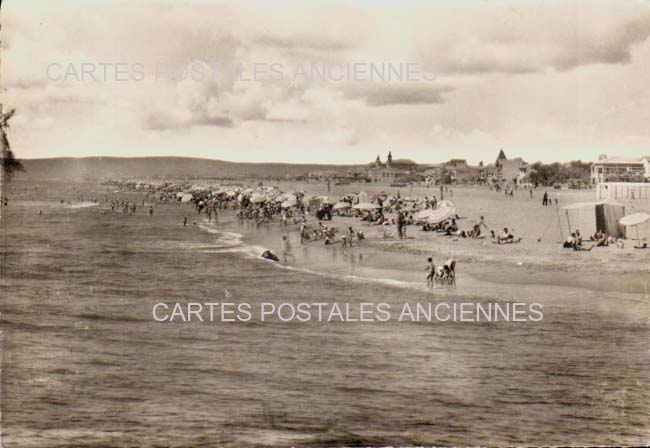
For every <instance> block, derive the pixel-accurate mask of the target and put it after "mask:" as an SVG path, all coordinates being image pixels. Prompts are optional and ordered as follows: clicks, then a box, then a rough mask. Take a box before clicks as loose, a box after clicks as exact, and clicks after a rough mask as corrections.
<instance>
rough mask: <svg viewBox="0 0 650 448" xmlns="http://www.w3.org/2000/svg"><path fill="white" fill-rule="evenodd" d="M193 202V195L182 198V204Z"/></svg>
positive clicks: (185, 195)
mask: <svg viewBox="0 0 650 448" xmlns="http://www.w3.org/2000/svg"><path fill="white" fill-rule="evenodd" d="M191 200H192V195H191V194H189V193H188V194H184V195H183V197H181V202H190V201H191Z"/></svg>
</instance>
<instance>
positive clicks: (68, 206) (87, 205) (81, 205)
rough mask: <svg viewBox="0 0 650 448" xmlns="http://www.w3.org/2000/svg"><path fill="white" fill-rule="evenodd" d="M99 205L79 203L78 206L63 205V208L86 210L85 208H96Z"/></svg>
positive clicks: (95, 203)
mask: <svg viewBox="0 0 650 448" xmlns="http://www.w3.org/2000/svg"><path fill="white" fill-rule="evenodd" d="M98 205H99V204H98V203H97V202H80V203H78V204H71V205H65V206H64V207H65V208H86V207H96V206H98Z"/></svg>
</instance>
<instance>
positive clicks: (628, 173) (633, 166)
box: [591, 156, 650, 185]
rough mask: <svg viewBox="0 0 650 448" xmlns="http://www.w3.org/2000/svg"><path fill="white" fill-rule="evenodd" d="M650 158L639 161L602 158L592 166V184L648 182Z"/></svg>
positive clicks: (621, 158) (649, 177)
mask: <svg viewBox="0 0 650 448" xmlns="http://www.w3.org/2000/svg"><path fill="white" fill-rule="evenodd" d="M648 179H650V156H646V157H642V158H639V159H633V158H624V157H607V156H604V157H603V156H601V157H600V158H599V160H598V161H596V162H594V163H593V164H592V165H591V184H592V185H598V184H600V183H605V182H647V181H648Z"/></svg>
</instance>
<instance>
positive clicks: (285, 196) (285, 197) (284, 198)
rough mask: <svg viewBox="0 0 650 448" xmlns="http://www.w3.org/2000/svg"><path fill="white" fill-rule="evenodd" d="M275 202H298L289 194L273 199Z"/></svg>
mask: <svg viewBox="0 0 650 448" xmlns="http://www.w3.org/2000/svg"><path fill="white" fill-rule="evenodd" d="M275 200H276V201H278V202H285V201H296V202H297V201H298V199H297V198H296V196H295V195H293V194H291V193H282V194H281V195H280V196H278V197H276V198H275Z"/></svg>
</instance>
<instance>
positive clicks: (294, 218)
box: [110, 183, 623, 283]
mask: <svg viewBox="0 0 650 448" xmlns="http://www.w3.org/2000/svg"><path fill="white" fill-rule="evenodd" d="M120 187H121V188H125V189H127V190H128V189H134V188H133V185H124V184H121V185H120ZM439 188H440V191H439V194H438V192H437V191H436V194H428V195H426V196H424V197H422V196H420V197H417V196H406V197H403V196H402V195H401V194H400V193H399V192H397V193H396V194H393V195H388V194H386V193H384V192H382V193H379V194H375V195H372V196H369V195H367V194H366V193H364V192H363V191H361V192H359V193H348V194H343V195H340V196H339V197H338V198H336V199H334V198H330V197H328V196H325V195H308V194H306V193H305V192H304V191H294V192H282V191H280V190H279V189H278V188H275V187H267V186H261V184H260V185H259V186H257V187H254V188H246V187H244V186H241V185H239V186H215V185H189V184H170V183H165V184H162V185H155V186H151V185H150V186H148V187H145V188H143V189H142V190H143V192H146V193H147V198H151V199H152V200H153V201H154V202H155V203H167V202H181V203H188V205H190V206H192V207H193V208H194V213H195V214H196V215H203V216H205V217H206V218H207V221H208V222H215V223H217V222H218V216H219V214H220V213H222V212H223V211H230V212H231V213H233V214H234V216H235V217H236V218H237V219H238V220H239V221H240V222H242V223H243V222H249V223H253V224H254V225H256V226H263V225H268V224H271V223H275V224H278V225H279V227H280V229H281V230H282V240H281V242H280V246H281V248H282V249H281V253H279V254H275V253H273V252H272V251H271V250H266V251H264V252H263V253H262V254H261V257H262V258H265V259H269V260H273V261H280V259H282V260H283V261H284V262H285V263H288V262H290V261H292V260H295V256H294V255H293V247H292V238H291V237H290V236H291V235H292V234H294V235H296V238H295V240H296V241H298V240H299V242H300V244H301V245H307V244H315V243H320V244H324V245H326V246H332V245H338V246H340V247H342V248H343V249H349V248H353V247H355V246H360V245H363V244H364V241H365V240H366V239H367V235H366V232H364V230H366V229H367V227H368V226H380V227H377V229H378V230H379V232H370V233H371V234H372V238H377V237H378V238H380V239H382V238H383V239H398V240H399V239H412V238H413V236H412V235H407V231H408V230H409V229H411V228H413V227H416V228H418V229H419V230H420V231H422V232H431V233H435V234H438V235H440V236H444V237H451V238H452V241H458V240H460V239H479V240H482V239H486V240H491V241H492V243H494V244H515V243H519V242H521V241H522V236H516V235H515V234H514V232H513V231H512V229H511V228H510V227H509V226H508V227H502V228H501V229H500V230H495V229H494V228H490V227H489V226H488V224H487V223H486V220H485V218H484V216H478V217H476V218H475V219H471V218H470V219H468V218H466V217H462V216H459V214H458V213H457V212H456V207H455V206H454V204H453V203H452V202H451V201H449V199H445V198H452V197H453V191H452V190H451V189H450V188H449V187H447V186H440V187H439ZM135 189H136V190H137V188H135ZM501 190H502V189H501V188H499V189H496V191H501ZM503 190H504V191H505V195H506V197H511V196H512V195H513V192H514V191H515V189H514V188H513V187H506V188H503ZM118 191H119V190H118ZM524 191H525V192H527V193H529V194H530V197H531V198H533V189H532V187H531V188H527V189H525V190H524ZM557 202H558V201H557V198H555V199H551V198H550V196H549V193H548V192H547V191H544V192H543V195H542V198H541V205H542V206H543V207H547V206H550V205H553V203H554V205H555V206H556V207H557V205H558V204H557ZM110 203H111V210H122V211H123V212H124V213H132V214H134V213H135V212H136V210H137V207H138V205H137V204H136V202H135V201H133V200H131V201H129V200H126V199H113V200H111V201H110ZM144 204H145V203H144V201H142V207H144ZM149 214H153V206H150V208H149ZM339 218H344V220H343V222H344V224H343V225H341V223H342V220H341V219H339ZM351 220H355V221H356V222H357V224H354V221H351ZM187 223H188V217H187V216H185V217H184V218H183V226H187ZM461 223H467V224H466V225H462V224H461ZM194 224H196V222H194ZM360 226H363V227H361V228H360ZM408 233H410V231H408ZM538 241H540V239H538ZM587 241H589V242H591V244H589V243H588V242H587ZM561 244H562V245H563V247H567V248H571V249H574V250H591V249H593V248H594V247H600V246H607V245H616V246H617V247H622V246H623V241H622V240H621V239H616V238H613V237H610V236H607V235H605V234H604V233H603V232H601V231H598V232H596V233H595V234H594V235H593V236H590V237H589V238H588V239H586V240H584V239H583V238H582V236H581V234H580V231H579V230H575V231H574V232H572V233H571V235H570V236H569V237H568V238H567V239H566V240H564V241H563V242H562V243H561ZM455 264H456V262H455V260H453V259H449V260H447V261H446V262H445V263H443V264H440V265H438V266H437V267H435V269H434V268H432V267H431V266H433V262H432V261H430V262H429V265H430V266H429V265H428V268H427V276H428V277H427V278H428V280H427V283H429V280H430V281H434V280H450V281H451V280H454V279H455Z"/></svg>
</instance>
